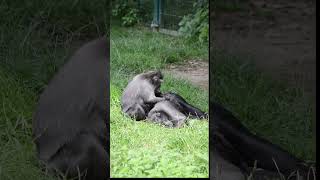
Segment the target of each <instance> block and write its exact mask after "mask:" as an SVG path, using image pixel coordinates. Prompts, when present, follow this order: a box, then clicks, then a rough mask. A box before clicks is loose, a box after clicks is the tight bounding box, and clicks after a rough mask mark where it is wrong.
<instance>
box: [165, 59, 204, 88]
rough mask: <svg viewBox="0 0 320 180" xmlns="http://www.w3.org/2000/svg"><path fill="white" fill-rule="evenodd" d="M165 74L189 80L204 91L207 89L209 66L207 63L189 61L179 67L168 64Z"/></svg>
mask: <svg viewBox="0 0 320 180" xmlns="http://www.w3.org/2000/svg"><path fill="white" fill-rule="evenodd" d="M165 72H168V73H170V74H172V75H173V76H175V77H178V78H182V79H186V80H189V81H190V82H191V83H192V84H194V85H195V86H199V87H201V88H202V89H204V90H208V89H209V64H208V62H207V61H202V60H190V61H186V62H184V63H182V64H179V65H176V64H175V65H173V64H170V65H168V67H167V68H166V70H165Z"/></svg>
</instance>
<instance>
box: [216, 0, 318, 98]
mask: <svg viewBox="0 0 320 180" xmlns="http://www.w3.org/2000/svg"><path fill="white" fill-rule="evenodd" d="M315 6H316V3H315V1H307V0H304V1H289V0H282V1H275V0H271V1H270V0H269V1H266V0H255V1H251V3H249V5H248V11H243V12H242V11H239V12H232V13H230V12H229V13H217V14H216V15H215V17H214V20H213V21H212V22H211V25H212V29H213V30H214V32H213V33H212V34H213V36H214V37H213V38H214V39H213V44H214V46H215V47H216V48H218V49H223V50H225V51H227V52H228V53H232V54H234V55H235V54H236V55H239V56H241V55H246V56H250V57H251V58H250V59H252V60H253V61H254V62H255V63H256V65H257V67H258V68H259V69H261V70H262V71H265V72H267V73H268V74H269V75H271V76H272V77H273V78H275V79H277V80H278V79H280V80H283V81H285V82H287V83H288V84H289V85H293V86H296V87H300V88H302V89H303V90H304V91H305V92H306V93H307V94H310V95H312V97H314V96H315V88H316V86H315V83H316V13H315V12H316V9H315ZM212 14H213V13H212Z"/></svg>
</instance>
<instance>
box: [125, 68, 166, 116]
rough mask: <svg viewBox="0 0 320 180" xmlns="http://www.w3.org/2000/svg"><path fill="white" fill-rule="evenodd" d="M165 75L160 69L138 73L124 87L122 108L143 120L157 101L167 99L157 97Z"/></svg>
mask: <svg viewBox="0 0 320 180" xmlns="http://www.w3.org/2000/svg"><path fill="white" fill-rule="evenodd" d="M162 82H163V75H162V73H161V72H160V71H148V72H146V73H142V74H138V75H136V76H135V77H134V78H133V79H132V80H131V81H130V82H129V83H128V85H127V87H126V88H125V89H124V92H123V94H122V97H121V109H122V111H123V112H124V113H125V114H127V115H128V116H129V117H131V118H134V119H136V120H143V119H145V118H146V116H147V115H148V112H149V111H150V109H151V108H152V107H153V106H154V104H156V103H157V102H160V101H163V100H165V98H163V97H157V96H156V95H158V94H160V86H161V83H162Z"/></svg>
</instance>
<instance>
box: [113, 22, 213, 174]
mask: <svg viewBox="0 0 320 180" xmlns="http://www.w3.org/2000/svg"><path fill="white" fill-rule="evenodd" d="M110 36H111V102H110V108H111V114H110V148H111V149H110V154H111V155H110V156H111V160H110V161H111V177H208V165H209V159H208V142H209V141H208V122H207V121H198V120H191V121H190V124H189V125H188V126H186V127H184V128H180V129H169V128H165V127H162V126H160V125H156V124H152V123H147V122H136V121H134V120H132V119H130V118H127V117H125V116H124V115H123V114H122V113H121V108H120V97H121V94H122V91H123V89H124V88H125V86H126V85H127V83H128V81H129V80H130V79H131V78H132V77H133V76H134V75H135V74H137V73H140V72H142V71H146V70H152V69H160V70H161V69H163V68H164V66H165V65H166V64H167V63H178V62H181V61H183V60H185V59H188V58H203V59H207V57H208V47H207V46H206V45H199V44H191V43H187V42H186V41H185V40H184V39H181V38H178V37H170V36H167V35H163V34H159V33H153V32H150V31H149V30H145V29H143V28H119V27H112V30H111V35H110ZM161 91H162V92H166V91H173V92H177V93H179V94H181V95H182V96H183V97H185V98H186V99H187V101H189V102H190V103H192V104H194V105H196V106H198V107H199V108H201V109H202V110H205V111H208V92H206V91H203V90H201V89H199V88H197V87H194V86H193V85H191V84H190V83H189V82H187V81H184V80H181V79H175V78H174V77H172V75H170V74H164V83H163V85H162V87H161Z"/></svg>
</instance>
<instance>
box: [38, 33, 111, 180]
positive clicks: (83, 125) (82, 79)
mask: <svg viewBox="0 0 320 180" xmlns="http://www.w3.org/2000/svg"><path fill="white" fill-rule="evenodd" d="M108 61H109V45H108V41H107V40H106V38H105V37H103V38H100V39H98V40H95V41H92V42H89V43H88V44H86V45H84V46H83V47H81V48H80V49H79V50H78V51H77V52H76V53H75V54H74V55H73V56H72V57H71V59H70V60H69V61H68V62H67V63H66V64H65V65H64V66H63V67H62V68H61V69H60V70H59V72H58V73H57V74H56V75H55V76H54V77H53V79H52V80H51V81H50V83H49V85H48V86H47V87H46V89H45V90H44V92H43V93H42V94H41V96H40V100H39V103H38V106H37V108H36V111H35V114H34V119H33V136H34V142H35V144H36V149H37V156H38V158H39V159H40V161H42V162H43V163H44V164H45V165H46V167H47V168H49V170H50V171H54V170H58V171H59V172H60V173H63V174H67V176H68V177H77V176H78V170H80V173H82V174H86V176H85V177H82V178H81V179H96V180H100V179H105V178H106V177H109V171H108V170H107V168H109V165H108V161H109V153H108V150H107V144H108V142H109V139H108V137H109V134H108V131H107V128H108V126H109V123H108V119H107V117H108V115H109V108H108V106H107V103H108V102H109V95H108V94H109V89H108V88H107V86H108V84H107V83H108V69H107V68H108ZM106 119H107V120H106ZM106 122H107V123H106Z"/></svg>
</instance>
